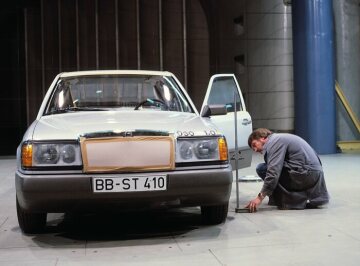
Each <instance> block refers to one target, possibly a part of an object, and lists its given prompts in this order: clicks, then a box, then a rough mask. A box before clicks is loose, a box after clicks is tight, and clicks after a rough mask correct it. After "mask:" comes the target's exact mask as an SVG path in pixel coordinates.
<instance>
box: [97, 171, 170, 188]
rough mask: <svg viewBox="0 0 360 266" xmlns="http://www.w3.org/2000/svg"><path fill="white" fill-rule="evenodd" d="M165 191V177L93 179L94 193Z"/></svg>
mask: <svg viewBox="0 0 360 266" xmlns="http://www.w3.org/2000/svg"><path fill="white" fill-rule="evenodd" d="M166 189H167V176H166V175H153V176H125V177H94V178H93V191H94V192H134V191H159V190H166Z"/></svg>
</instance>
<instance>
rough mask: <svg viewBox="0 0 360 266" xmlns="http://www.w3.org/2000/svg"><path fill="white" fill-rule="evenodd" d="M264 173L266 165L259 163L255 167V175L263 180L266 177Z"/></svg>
mask: <svg viewBox="0 0 360 266" xmlns="http://www.w3.org/2000/svg"><path fill="white" fill-rule="evenodd" d="M266 171H267V164H266V163H260V164H258V165H257V167H256V173H257V174H258V176H259V177H260V178H261V179H262V180H264V179H265V177H266Z"/></svg>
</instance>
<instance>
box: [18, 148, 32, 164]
mask: <svg viewBox="0 0 360 266" xmlns="http://www.w3.org/2000/svg"><path fill="white" fill-rule="evenodd" d="M32 152H33V145H32V144H24V145H23V146H22V148H21V165H22V166H23V167H31V166H32Z"/></svg>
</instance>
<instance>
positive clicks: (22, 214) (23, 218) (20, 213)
mask: <svg viewBox="0 0 360 266" xmlns="http://www.w3.org/2000/svg"><path fill="white" fill-rule="evenodd" d="M16 212H17V217H18V222H19V226H20V229H21V231H23V232H24V233H25V234H37V233H42V232H44V229H45V225H46V216H47V214H46V213H31V212H26V211H24V209H22V208H21V207H20V205H19V202H18V200H17V198H16Z"/></svg>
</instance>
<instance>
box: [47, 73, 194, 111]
mask: <svg viewBox="0 0 360 266" xmlns="http://www.w3.org/2000/svg"><path fill="white" fill-rule="evenodd" d="M119 108H121V109H131V110H159V111H175V112H193V110H192V108H191V107H190V104H189V102H188V100H187V99H186V97H185V95H184V94H183V92H182V91H181V89H180V88H179V86H178V84H177V83H176V81H175V80H174V79H173V78H172V77H167V76H146V75H129V76H124V75H122V76H119V75H117V76H116V75H110V76H109V75H108V76H104V75H103V76H101V75H99V76H80V77H71V78H63V79H60V80H59V81H58V82H57V84H56V86H55V89H54V92H53V94H52V96H51V98H50V102H49V104H48V106H47V108H46V111H45V114H54V113H62V112H72V111H96V110H99V111H101V110H108V109H119Z"/></svg>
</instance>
